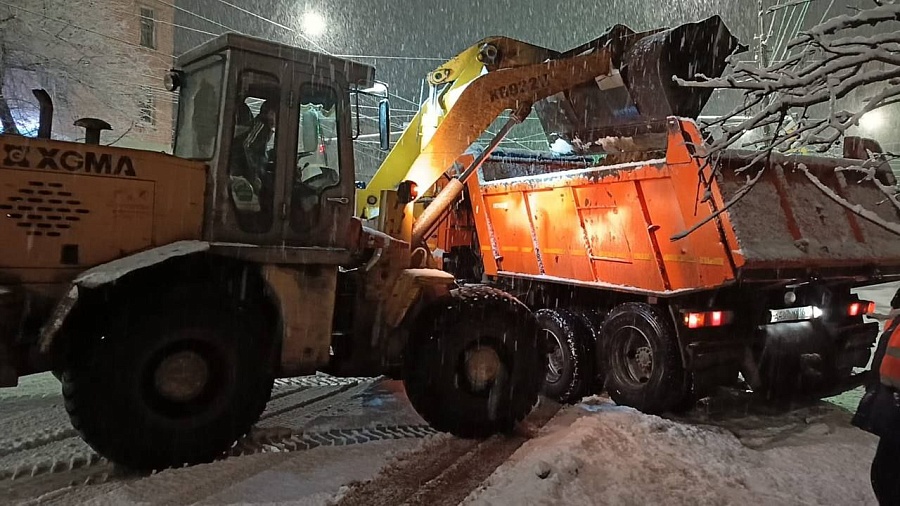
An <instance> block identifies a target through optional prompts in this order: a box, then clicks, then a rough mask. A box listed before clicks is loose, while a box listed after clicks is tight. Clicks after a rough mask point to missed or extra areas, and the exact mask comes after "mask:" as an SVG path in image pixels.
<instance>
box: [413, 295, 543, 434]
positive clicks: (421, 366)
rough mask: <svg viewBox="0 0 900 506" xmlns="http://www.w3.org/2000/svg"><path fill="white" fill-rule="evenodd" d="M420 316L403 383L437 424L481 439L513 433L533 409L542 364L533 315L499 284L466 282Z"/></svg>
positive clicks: (420, 409)
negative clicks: (468, 284) (498, 288)
mask: <svg viewBox="0 0 900 506" xmlns="http://www.w3.org/2000/svg"><path fill="white" fill-rule="evenodd" d="M417 321H418V322H419V323H418V325H417V326H416V328H415V330H414V332H413V333H412V335H411V336H410V340H409V343H408V344H407V348H406V352H405V354H404V377H403V383H404V386H405V387H406V394H407V396H408V397H409V400H410V402H411V403H412V405H413V407H414V408H415V409H416V411H417V412H418V413H419V415H421V416H422V418H424V419H425V421H427V422H428V423H429V424H430V425H431V426H432V427H434V428H435V429H437V430H439V431H445V432H450V433H451V434H454V435H456V436H459V437H465V438H471V437H483V436H488V435H491V434H494V433H497V432H506V431H509V430H512V429H513V428H514V427H515V426H516V424H517V423H518V422H520V421H521V420H522V419H523V418H525V416H527V415H528V413H530V412H531V410H532V408H533V407H534V406H535V404H536V403H537V398H538V393H539V391H540V389H541V383H542V381H543V378H544V372H545V366H544V364H545V362H544V355H543V352H542V350H543V348H542V346H541V344H540V343H539V341H538V335H537V327H536V326H535V322H534V317H533V316H532V315H531V314H530V312H529V311H528V309H527V308H526V307H525V306H523V305H522V304H521V303H520V302H518V301H517V300H516V299H514V298H513V297H512V296H510V295H508V294H506V293H505V292H503V291H500V290H497V289H494V288H489V287H486V286H476V287H463V288H460V289H457V290H453V292H452V293H451V296H450V297H448V298H446V299H441V300H439V301H437V302H435V303H434V304H432V305H431V306H430V308H428V309H426V310H425V311H424V312H423V313H422V314H421V315H420V316H419V318H418V319H417Z"/></svg>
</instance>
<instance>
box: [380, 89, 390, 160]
mask: <svg viewBox="0 0 900 506" xmlns="http://www.w3.org/2000/svg"><path fill="white" fill-rule="evenodd" d="M378 140H379V141H380V142H381V150H382V151H387V150H389V149H391V103H390V102H389V101H388V99H386V98H383V99H381V101H379V102H378Z"/></svg>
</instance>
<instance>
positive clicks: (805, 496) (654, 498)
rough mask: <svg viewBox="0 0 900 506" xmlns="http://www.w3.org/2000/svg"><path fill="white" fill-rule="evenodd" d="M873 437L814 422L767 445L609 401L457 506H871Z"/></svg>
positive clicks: (571, 413)
mask: <svg viewBox="0 0 900 506" xmlns="http://www.w3.org/2000/svg"><path fill="white" fill-rule="evenodd" d="M875 444H876V440H875V439H874V438H873V437H870V436H869V435H868V434H865V433H863V432H862V431H859V430H857V429H854V428H852V427H850V426H848V425H846V423H845V422H844V423H815V424H812V425H809V426H808V427H806V428H804V429H802V430H799V431H797V432H796V433H793V434H790V435H788V436H786V437H785V436H784V435H781V436H779V437H775V438H771V440H770V442H769V443H768V444H766V445H762V446H759V447H758V449H752V448H749V447H746V446H744V445H743V444H742V443H741V440H739V439H738V438H737V437H736V436H735V435H734V434H732V433H731V432H728V431H726V430H725V429H722V428H718V427H712V426H700V425H689V424H685V423H679V422H675V421H671V420H667V419H664V418H660V417H656V416H649V415H644V414H642V413H640V412H638V411H635V410H633V409H630V408H624V407H618V406H615V405H614V404H612V403H610V402H608V401H606V402H604V403H601V404H595V405H581V407H580V408H575V409H571V410H566V411H564V412H562V414H561V415H559V416H558V417H557V419H555V420H554V421H553V422H551V423H550V424H548V426H547V427H545V429H544V433H543V435H541V436H540V437H538V438H535V439H533V440H531V441H529V442H527V443H526V444H525V445H523V446H522V447H521V448H520V449H519V451H518V452H516V454H515V455H513V457H512V458H511V459H510V460H509V461H508V462H507V463H506V464H504V465H503V466H501V467H500V468H498V469H497V471H495V472H494V474H493V475H491V477H489V478H488V479H487V480H486V481H485V483H484V484H483V485H482V487H480V488H479V489H477V490H475V491H473V492H472V494H470V495H469V497H468V498H467V499H466V500H465V501H464V503H463V504H473V505H475V504H479V505H480V504H530V505H531V504H534V505H543V504H547V505H550V504H669V505H674V504H691V505H694V504H754V503H755V504H766V505H781V504H784V505H788V504H791V505H795V504H829V505H840V504H847V505H851V504H852V505H864V504H876V503H875V499H874V496H873V494H872V492H871V487H870V485H869V479H868V472H869V464H870V463H871V459H872V456H873V455H874V447H875Z"/></svg>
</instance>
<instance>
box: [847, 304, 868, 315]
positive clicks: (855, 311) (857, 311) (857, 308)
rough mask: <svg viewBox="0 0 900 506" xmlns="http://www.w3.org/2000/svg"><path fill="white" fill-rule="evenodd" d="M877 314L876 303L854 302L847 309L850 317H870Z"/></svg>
mask: <svg viewBox="0 0 900 506" xmlns="http://www.w3.org/2000/svg"><path fill="white" fill-rule="evenodd" d="M874 312H875V303H874V302H872V301H868V300H861V301H859V302H853V303H851V304H850V306H848V307H847V314H848V315H850V316H861V315H869V314H872V313H874Z"/></svg>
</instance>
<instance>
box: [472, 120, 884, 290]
mask: <svg viewBox="0 0 900 506" xmlns="http://www.w3.org/2000/svg"><path fill="white" fill-rule="evenodd" d="M693 146H702V140H701V138H700V135H699V133H698V131H697V128H696V125H694V124H693V122H692V121H690V120H679V119H676V118H670V120H669V122H668V126H667V141H666V142H665V147H664V148H663V149H661V150H660V151H658V152H656V153H648V154H646V156H644V157H643V158H644V159H643V160H640V161H634V162H626V163H616V164H613V165H596V164H591V163H590V161H589V160H588V159H586V158H578V157H571V158H568V159H567V158H560V159H557V160H553V159H548V158H540V157H539V158H534V159H531V160H528V159H525V158H522V159H510V158H509V157H494V158H492V159H491V160H489V161H488V162H486V163H485V165H484V166H483V167H482V170H481V173H480V177H479V180H478V181H477V182H475V181H472V182H470V184H469V190H470V194H471V195H472V199H473V212H474V215H475V217H476V220H475V221H476V228H477V231H478V234H479V237H480V238H489V240H485V239H482V240H481V241H480V242H481V245H482V246H481V248H482V254H483V258H484V264H485V270H486V273H487V274H488V275H501V276H504V275H505V276H516V277H525V278H541V279H549V280H555V281H559V282H564V283H570V284H577V285H589V286H596V287H599V288H608V289H616V290H622V291H632V292H641V293H653V294H659V295H673V294H675V293H682V292H689V291H699V290H707V289H713V288H716V287H721V286H725V285H729V284H733V283H735V282H738V281H741V282H745V281H764V282H767V283H772V282H776V283H784V284H787V283H790V282H793V281H795V280H798V279H810V278H818V279H825V278H827V279H834V280H835V281H837V280H838V279H840V280H841V282H844V283H849V284H853V285H856V286H861V285H866V284H874V283H878V282H882V281H885V280H890V279H896V278H897V277H898V275H900V240H898V238H897V236H896V234H894V233H893V232H891V231H889V230H887V229H886V228H885V227H884V226H883V225H882V224H879V223H878V222H879V221H882V220H883V221H885V222H894V223H900V212H898V210H897V208H896V207H895V206H894V205H893V204H892V203H891V202H890V201H889V200H888V199H887V197H886V194H885V193H884V192H883V191H882V189H879V187H878V185H877V184H876V181H874V180H871V179H869V180H864V178H863V177H861V176H860V175H858V174H857V173H853V172H841V171H838V172H836V171H835V169H836V168H837V167H845V166H849V165H853V164H858V163H859V162H858V161H855V162H854V161H852V160H845V159H833V158H831V159H829V158H822V157H805V156H785V155H772V156H770V157H769V158H768V159H766V160H761V161H758V162H757V163H755V164H753V165H752V166H750V167H747V168H745V169H744V170H743V171H741V172H740V174H736V172H735V169H741V168H744V167H745V165H747V164H748V162H749V161H751V160H753V157H754V156H756V153H753V152H743V151H724V152H721V153H719V154H718V155H716V156H714V157H710V158H709V159H708V160H709V161H710V163H709V164H704V163H703V161H704V159H703V158H700V157H697V156H693V150H694V148H693ZM714 167H717V168H718V169H719V170H717V171H714V170H713V168H714ZM804 169H805V170H808V171H809V172H810V173H811V174H813V175H815V176H817V180H818V181H820V182H821V183H820V185H821V186H822V187H819V186H817V185H816V183H815V182H813V180H811V179H810V178H808V177H807V175H806V173H805V172H804ZM760 171H762V174H760ZM877 174H878V178H880V181H879V182H880V183H881V184H884V185H889V184H893V176H892V175H890V173H889V171H886V170H880V171H879V172H878V173H877ZM757 175H759V177H758V178H757V177H756V176H757ZM710 178H712V179H713V181H712V182H711V183H710V184H709V185H708V192H707V184H705V183H704V182H705V181H709V180H710ZM754 179H755V183H754V184H752V186H750V187H749V188H747V184H748V181H753V180H754ZM861 179H862V180H861ZM739 193H743V194H744V195H743V196H742V197H741V198H740V199H739V200H737V201H736V202H735V203H734V204H733V205H731V206H730V207H729V208H728V209H727V210H725V211H722V212H721V213H718V211H719V210H722V209H723V208H724V207H725V206H726V204H727V203H728V202H729V201H730V200H732V199H734V198H735V196H736V195H738V194H739ZM704 196H707V197H708V198H706V199H705V200H704ZM839 200H844V201H846V204H847V206H849V207H853V206H857V205H859V206H862V207H864V208H867V209H870V210H872V211H873V212H874V213H876V214H877V217H878V218H876V219H874V221H873V220H868V219H864V218H862V217H860V216H859V215H858V214H857V213H854V212H852V211H851V210H850V209H848V208H847V207H845V206H843V205H842V204H840V203H839V202H838V201H839ZM694 227H696V229H695V230H693V231H692V232H691V233H690V234H688V235H687V236H685V237H683V238H681V239H678V240H675V239H674V238H675V237H676V236H678V234H680V233H683V232H685V231H687V230H690V229H692V228H694Z"/></svg>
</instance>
